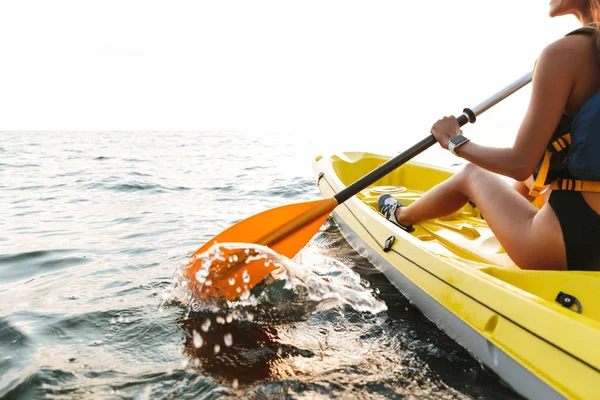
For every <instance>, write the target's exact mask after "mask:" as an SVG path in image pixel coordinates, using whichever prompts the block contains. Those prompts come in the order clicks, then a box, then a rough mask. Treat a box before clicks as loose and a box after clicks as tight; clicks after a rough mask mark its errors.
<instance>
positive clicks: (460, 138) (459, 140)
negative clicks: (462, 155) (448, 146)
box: [450, 135, 466, 144]
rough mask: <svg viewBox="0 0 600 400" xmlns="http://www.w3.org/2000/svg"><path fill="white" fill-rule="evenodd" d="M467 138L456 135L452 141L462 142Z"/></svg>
mask: <svg viewBox="0 0 600 400" xmlns="http://www.w3.org/2000/svg"><path fill="white" fill-rule="evenodd" d="M465 139H466V138H465V137H464V136H462V135H458V136H454V137H453V138H452V139H450V141H451V142H452V143H454V144H459V143H462V142H463V141H464V140H465Z"/></svg>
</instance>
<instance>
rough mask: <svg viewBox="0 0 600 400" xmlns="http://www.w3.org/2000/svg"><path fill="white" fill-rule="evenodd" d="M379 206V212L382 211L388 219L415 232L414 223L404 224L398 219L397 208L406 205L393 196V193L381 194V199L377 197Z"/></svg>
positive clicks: (406, 229) (408, 230)
mask: <svg viewBox="0 0 600 400" xmlns="http://www.w3.org/2000/svg"><path fill="white" fill-rule="evenodd" d="M377 206H378V207H379V212H380V213H382V214H383V216H384V217H385V218H386V219H388V220H390V221H392V222H393V223H394V224H396V225H398V226H399V227H400V228H402V229H404V230H405V231H406V232H414V230H415V228H413V226H412V225H402V224H401V223H400V222H398V221H397V220H396V210H397V209H398V207H404V206H403V205H402V204H401V203H400V202H399V201H398V200H396V199H395V198H393V197H392V195H390V194H382V195H381V196H379V199H377Z"/></svg>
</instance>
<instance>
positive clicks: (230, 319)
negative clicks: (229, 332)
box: [225, 314, 233, 324]
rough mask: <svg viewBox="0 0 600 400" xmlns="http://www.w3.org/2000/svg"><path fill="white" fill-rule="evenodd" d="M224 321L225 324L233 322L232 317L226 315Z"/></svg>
mask: <svg viewBox="0 0 600 400" xmlns="http://www.w3.org/2000/svg"><path fill="white" fill-rule="evenodd" d="M225 321H227V323H228V324H230V323H231V321H233V316H232V315H231V314H227V316H226V317H225Z"/></svg>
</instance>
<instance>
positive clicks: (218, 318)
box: [216, 317, 225, 325]
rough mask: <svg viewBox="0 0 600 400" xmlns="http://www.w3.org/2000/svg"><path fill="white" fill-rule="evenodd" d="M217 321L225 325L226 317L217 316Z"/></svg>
mask: <svg viewBox="0 0 600 400" xmlns="http://www.w3.org/2000/svg"><path fill="white" fill-rule="evenodd" d="M216 321H217V324H221V325H223V324H224V323H225V318H223V317H217V318H216Z"/></svg>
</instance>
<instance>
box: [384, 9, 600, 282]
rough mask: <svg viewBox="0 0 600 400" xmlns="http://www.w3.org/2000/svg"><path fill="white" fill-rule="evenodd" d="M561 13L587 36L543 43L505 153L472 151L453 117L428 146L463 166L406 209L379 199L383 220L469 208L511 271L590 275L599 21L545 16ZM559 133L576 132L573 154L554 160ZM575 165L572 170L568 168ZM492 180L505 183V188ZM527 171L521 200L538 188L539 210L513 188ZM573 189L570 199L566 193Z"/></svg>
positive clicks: (597, 153) (597, 251)
mask: <svg viewBox="0 0 600 400" xmlns="http://www.w3.org/2000/svg"><path fill="white" fill-rule="evenodd" d="M567 14H572V15H575V16H576V17H577V18H578V19H579V21H580V22H581V24H582V25H583V26H584V27H585V26H588V27H587V28H583V29H581V30H578V31H576V32H572V33H571V34H569V35H567V36H565V37H563V38H561V39H559V40H557V41H556V42H554V43H552V44H550V45H549V46H548V47H546V48H545V49H544V51H543V52H542V54H541V55H540V57H539V60H538V62H537V66H536V69H535V75H534V80H533V88H532V95H531V101H530V104H529V108H528V110H527V114H526V116H525V119H524V120H523V122H522V124H521V127H520V129H519V132H518V134H517V137H516V140H515V143H514V145H513V146H512V147H511V148H491V147H485V146H481V145H477V144H475V143H473V142H471V141H469V140H468V139H466V138H464V137H463V136H462V135H461V133H462V132H461V131H460V129H459V126H458V122H457V120H456V118H454V117H445V118H443V119H441V120H439V121H437V122H436V123H435V124H434V125H433V127H432V128H431V133H432V134H433V135H434V136H435V138H436V140H437V141H438V142H439V143H440V145H441V146H442V147H443V148H444V149H448V148H449V147H450V150H451V151H453V153H454V154H456V155H458V156H459V157H462V158H464V159H465V160H467V161H469V162H470V163H469V164H467V165H466V167H465V168H464V169H463V170H462V171H461V172H458V173H457V174H455V175H454V176H453V177H452V178H450V179H448V180H447V181H445V182H443V183H442V184H440V185H438V186H436V187H435V188H433V189H431V190H430V191H429V192H427V193H425V194H424V195H423V196H422V197H421V198H420V199H419V200H417V201H416V202H414V203H413V204H411V205H410V206H406V207H402V205H401V204H400V203H398V202H397V201H396V200H395V199H394V198H393V197H391V196H390V195H383V196H381V197H380V198H379V208H380V211H381V212H382V213H383V214H384V215H385V216H386V218H387V219H389V220H391V221H392V222H394V223H396V224H398V225H400V226H402V227H403V228H405V229H408V228H410V226H411V225H412V224H415V223H418V222H420V221H424V220H427V219H432V218H437V217H441V216H444V215H448V214H451V213H453V212H455V211H457V210H459V209H460V208H462V207H463V205H464V204H465V203H466V202H467V201H468V200H469V199H471V200H472V201H473V202H474V203H475V204H477V206H478V207H479V208H480V210H481V212H482V214H483V215H484V216H485V219H486V220H487V222H488V224H489V226H490V228H491V229H492V231H493V232H494V234H495V235H496V237H497V238H498V240H499V242H500V244H502V246H503V247H504V249H505V250H506V252H507V254H508V255H509V256H510V258H511V259H512V260H513V261H514V262H515V263H516V264H517V265H518V266H519V267H520V268H523V269H552V270H567V269H569V270H600V215H599V213H600V183H598V181H600V173H599V174H597V175H594V173H593V172H594V171H596V170H598V169H600V162H594V160H600V92H599V89H600V61H599V60H600V32H599V31H598V30H597V28H596V27H595V25H593V23H594V22H595V21H599V20H600V0H553V1H552V2H551V3H550V16H551V17H556V16H560V15H567ZM596 94H598V95H597V96H595V95H596ZM582 107H584V108H582ZM594 117H596V118H595V119H594ZM582 121H583V122H582ZM571 124H576V126H575V125H573V126H571ZM584 125H585V127H584V128H582V126H584ZM582 131H584V132H583V133H581V132H582ZM569 132H570V133H571V137H574V136H575V133H577V136H576V137H574V140H575V141H578V142H577V143H575V142H574V143H573V146H575V145H577V147H571V150H568V149H567V150H565V151H563V152H560V151H559V150H560V149H561V148H562V147H569V145H568V143H566V142H565V140H564V139H566V140H570V139H569V135H566V136H565V135H564V134H565V133H569ZM594 138H596V139H594ZM549 143H550V145H549ZM552 145H554V148H555V150H553V148H552ZM547 149H549V150H547ZM574 149H575V150H577V152H576V153H574V152H573V150H574ZM546 153H549V154H546ZM554 153H557V154H554ZM558 153H561V154H560V155H558ZM579 154H583V155H579ZM546 156H548V158H547V160H546V161H545V162H540V160H541V159H543V158H544V157H546ZM576 163H578V164H579V167H582V168H579V169H578V168H575V167H574V165H575V164H576ZM548 167H549V168H548ZM546 169H549V173H548V178H546V173H545V172H546ZM490 171H491V172H490ZM580 171H583V172H580ZM589 171H592V173H590V172H589ZM492 172H493V173H497V174H501V175H505V176H508V177H511V178H514V179H515V180H516V181H517V183H516V184H515V187H510V186H509V185H508V184H506V183H505V182H504V181H503V180H501V179H500V178H499V177H497V176H496V175H494V174H492ZM536 172H537V178H538V179H537V180H536V184H535V186H534V187H533V189H532V191H531V192H530V193H531V194H538V193H539V191H540V189H542V186H543V185H544V184H552V186H551V188H552V189H555V190H552V192H551V193H550V196H549V199H548V201H547V202H546V204H544V205H543V206H542V207H541V208H540V209H539V210H538V208H536V207H535V206H534V205H533V204H531V201H532V200H533V197H530V196H529V195H528V194H527V188H526V186H525V183H524V182H523V181H529V182H531V180H528V177H530V176H531V175H532V174H534V173H536ZM599 172H600V171H599ZM590 177H591V178H590ZM560 178H563V179H562V180H561V179H560ZM569 179H571V180H569ZM575 180H577V181H575ZM561 185H562V186H561ZM575 186H577V187H576V189H577V191H572V190H573V188H574V187H575ZM515 189H516V190H515ZM560 189H570V190H560ZM582 190H583V191H582Z"/></svg>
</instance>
